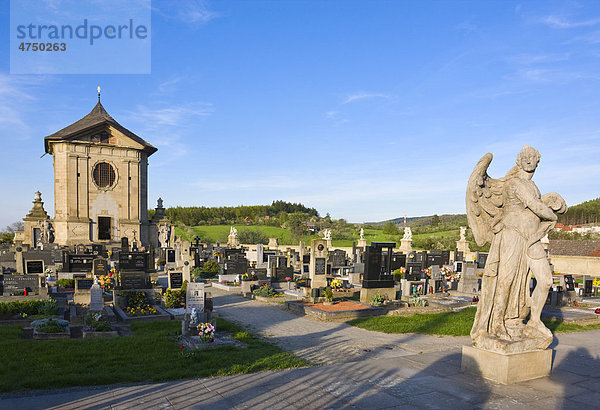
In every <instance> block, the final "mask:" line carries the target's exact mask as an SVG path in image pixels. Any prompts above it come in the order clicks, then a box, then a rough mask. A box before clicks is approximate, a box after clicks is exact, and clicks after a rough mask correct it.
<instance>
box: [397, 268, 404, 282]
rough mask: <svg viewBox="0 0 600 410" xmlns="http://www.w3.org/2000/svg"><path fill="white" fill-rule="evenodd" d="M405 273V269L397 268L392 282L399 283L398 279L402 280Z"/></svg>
mask: <svg viewBox="0 0 600 410" xmlns="http://www.w3.org/2000/svg"><path fill="white" fill-rule="evenodd" d="M405 271H406V269H404V268H398V269H396V270H395V271H394V280H396V281H400V279H403V278H404V272H405Z"/></svg>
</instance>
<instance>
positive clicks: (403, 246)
mask: <svg viewBox="0 0 600 410" xmlns="http://www.w3.org/2000/svg"><path fill="white" fill-rule="evenodd" d="M411 251H412V239H400V252H411Z"/></svg>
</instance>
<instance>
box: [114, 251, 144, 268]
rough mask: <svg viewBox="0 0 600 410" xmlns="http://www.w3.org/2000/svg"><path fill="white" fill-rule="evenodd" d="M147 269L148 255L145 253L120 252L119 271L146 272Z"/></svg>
mask: <svg viewBox="0 0 600 410" xmlns="http://www.w3.org/2000/svg"><path fill="white" fill-rule="evenodd" d="M147 268H148V254H147V253H145V252H121V254H120V255H119V269H120V270H121V271H123V270H136V271H146V270H147Z"/></svg>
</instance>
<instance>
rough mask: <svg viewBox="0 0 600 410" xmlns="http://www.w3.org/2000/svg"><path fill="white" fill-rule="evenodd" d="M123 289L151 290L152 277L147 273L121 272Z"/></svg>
mask: <svg viewBox="0 0 600 410" xmlns="http://www.w3.org/2000/svg"><path fill="white" fill-rule="evenodd" d="M120 275H121V289H149V288H150V277H149V276H148V274H147V273H146V272H132V271H121V273H120Z"/></svg>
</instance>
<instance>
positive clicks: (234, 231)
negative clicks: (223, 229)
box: [229, 226, 238, 237]
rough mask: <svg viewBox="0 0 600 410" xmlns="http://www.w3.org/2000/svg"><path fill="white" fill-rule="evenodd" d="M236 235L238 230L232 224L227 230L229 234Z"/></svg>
mask: <svg viewBox="0 0 600 410" xmlns="http://www.w3.org/2000/svg"><path fill="white" fill-rule="evenodd" d="M237 235H238V230H237V229H235V227H233V226H232V227H231V229H230V230H229V236H234V237H237Z"/></svg>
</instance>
